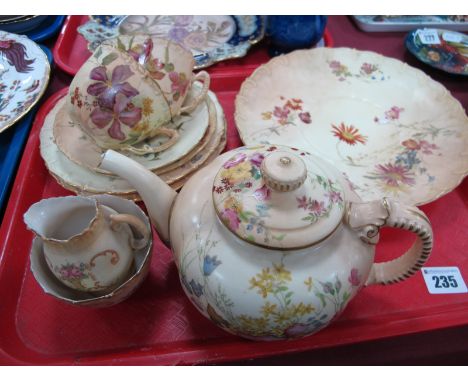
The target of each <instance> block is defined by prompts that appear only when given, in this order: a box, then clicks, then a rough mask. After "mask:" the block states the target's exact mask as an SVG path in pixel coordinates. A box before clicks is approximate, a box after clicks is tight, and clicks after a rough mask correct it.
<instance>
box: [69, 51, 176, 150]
mask: <svg viewBox="0 0 468 382" xmlns="http://www.w3.org/2000/svg"><path fill="white" fill-rule="evenodd" d="M67 102H68V108H69V111H70V117H71V119H72V120H73V121H74V122H75V123H78V124H79V125H80V127H81V129H82V130H83V131H84V132H85V133H87V134H88V135H89V136H90V137H91V138H92V139H93V140H94V141H95V142H96V144H97V145H98V146H100V147H101V148H104V149H108V148H113V149H116V150H122V151H131V152H135V153H137V154H146V153H147V152H158V151H162V150H165V149H167V148H168V147H170V146H172V145H173V144H174V143H175V142H176V141H177V138H178V133H177V131H176V130H174V129H169V128H165V127H164V126H165V125H166V124H167V123H169V122H170V121H171V119H172V115H171V110H170V106H169V104H168V102H167V101H166V98H165V96H164V94H163V93H162V91H161V89H160V87H159V86H158V85H157V84H156V83H155V82H154V81H153V80H152V79H151V78H150V76H149V74H148V72H147V71H146V70H144V69H143V68H142V67H141V66H140V65H138V64H137V63H136V62H135V60H134V59H133V58H132V57H131V56H129V55H128V54H126V53H124V52H121V51H120V50H118V49H116V48H114V47H112V46H110V45H107V46H104V45H103V46H101V47H99V48H98V49H97V50H96V52H95V53H94V54H93V55H92V56H91V57H90V58H89V59H88V60H87V61H86V62H85V63H84V65H83V66H82V67H81V68H80V70H79V71H78V73H77V74H76V76H75V77H74V79H73V81H72V83H71V85H70V90H69V98H68V100H67ZM156 135H165V136H168V137H169V140H168V141H166V142H165V143H164V144H163V145H161V146H159V147H157V148H148V149H136V148H134V147H133V146H134V145H135V144H137V143H139V142H141V141H143V140H145V139H147V138H151V137H154V136H156ZM142 150H143V152H141V151H142Z"/></svg>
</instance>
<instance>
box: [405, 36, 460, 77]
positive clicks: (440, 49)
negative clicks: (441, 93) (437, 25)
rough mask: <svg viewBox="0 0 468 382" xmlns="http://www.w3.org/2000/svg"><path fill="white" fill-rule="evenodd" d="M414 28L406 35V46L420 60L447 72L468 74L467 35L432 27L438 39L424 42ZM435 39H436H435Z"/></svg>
mask: <svg viewBox="0 0 468 382" xmlns="http://www.w3.org/2000/svg"><path fill="white" fill-rule="evenodd" d="M421 31H422V33H424V31H426V32H427V29H426V30H424V29H416V30H414V31H412V32H410V33H408V35H407V36H406V40H405V43H406V47H407V48H408V50H409V51H410V52H411V53H413V55H415V56H416V58H418V59H419V60H420V61H422V62H424V63H425V64H428V65H430V66H432V67H434V68H437V69H441V70H443V71H445V72H448V73H453V74H461V75H465V76H468V36H467V35H466V34H464V33H459V32H454V31H448V30H444V29H432V30H430V31H432V32H433V33H434V35H433V36H434V37H435V36H438V41H434V43H432V44H427V43H424V41H423V40H422V39H421V36H420V32H421ZM436 40H437V39H436Z"/></svg>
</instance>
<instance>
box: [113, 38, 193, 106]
mask: <svg viewBox="0 0 468 382" xmlns="http://www.w3.org/2000/svg"><path fill="white" fill-rule="evenodd" d="M133 41H134V39H133V38H131V39H130V42H129V46H128V47H126V46H125V44H124V43H123V42H122V41H121V40H120V39H119V38H117V47H118V48H119V49H120V50H122V51H125V52H127V53H128V54H129V55H130V56H132V57H133V58H134V60H135V61H137V62H138V63H139V64H140V65H142V66H143V67H144V68H145V69H146V70H147V71H148V73H149V74H150V76H151V77H152V78H153V79H155V80H162V79H163V78H164V77H166V75H167V76H168V78H169V80H170V82H171V91H170V94H169V95H170V98H171V99H172V101H178V100H179V99H180V98H181V97H185V95H186V94H187V91H188V89H189V86H190V80H189V78H187V75H186V74H185V73H183V72H177V71H176V70H175V66H174V64H173V63H172V62H171V60H170V57H169V48H168V47H166V50H165V57H164V60H162V59H160V58H157V57H153V47H154V44H153V40H152V38H151V37H148V38H147V39H145V40H144V41H143V43H141V44H139V43H137V44H133Z"/></svg>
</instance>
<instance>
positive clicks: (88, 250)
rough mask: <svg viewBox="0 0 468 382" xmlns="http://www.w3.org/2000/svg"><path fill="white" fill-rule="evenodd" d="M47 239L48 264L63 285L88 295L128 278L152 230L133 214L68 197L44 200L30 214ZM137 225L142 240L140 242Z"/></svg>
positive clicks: (27, 217) (32, 224) (34, 226)
mask: <svg viewBox="0 0 468 382" xmlns="http://www.w3.org/2000/svg"><path fill="white" fill-rule="evenodd" d="M24 221H25V223H26V226H27V227H28V229H30V230H31V231H33V232H34V233H35V234H36V236H37V237H39V238H40V239H41V242H42V247H43V251H44V256H45V258H46V262H47V265H48V266H49V268H50V270H51V271H52V273H54V275H55V276H56V277H57V279H58V280H60V281H61V282H62V283H63V284H65V285H67V286H68V287H70V288H73V289H77V290H80V291H86V292H96V291H103V290H109V289H110V288H115V286H116V285H119V284H121V283H122V281H123V280H124V279H126V278H127V276H128V273H129V271H130V267H131V266H132V264H133V253H134V251H135V250H136V249H141V248H144V247H146V245H147V244H148V239H149V235H150V231H149V230H148V229H147V227H146V226H145V224H144V222H142V221H141V220H140V219H138V218H136V217H135V216H134V215H131V214H119V213H117V212H116V211H115V210H113V209H111V208H110V207H108V206H106V205H103V204H101V203H99V202H98V201H97V200H96V199H93V198H86V197H82V196H66V197H58V198H49V199H43V200H41V201H39V202H37V203H35V204H33V205H32V206H31V207H30V208H29V209H28V211H27V212H26V213H25V214H24ZM130 227H133V228H134V229H135V230H136V232H138V234H139V235H140V236H141V237H142V238H141V239H136V238H135V237H134V235H133V233H132V231H131V229H130Z"/></svg>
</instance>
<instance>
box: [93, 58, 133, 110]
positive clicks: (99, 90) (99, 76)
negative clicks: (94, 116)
mask: <svg viewBox="0 0 468 382" xmlns="http://www.w3.org/2000/svg"><path fill="white" fill-rule="evenodd" d="M132 75H133V72H132V71H131V70H130V68H129V66H128V65H118V66H116V67H115V68H114V69H113V71H112V74H111V79H110V80H109V78H108V77H107V71H106V67H105V66H98V67H96V68H94V69H93V70H92V71H91V73H90V76H89V77H90V78H91V79H92V80H95V81H97V82H95V83H93V84H91V85H89V86H88V89H87V92H88V94H90V95H92V96H95V97H97V98H98V101H99V104H100V106H102V107H104V108H107V109H111V110H112V109H113V108H114V103H115V97H116V96H117V94H123V95H124V96H125V97H128V98H133V97H135V96H136V95H137V94H139V91H138V90H136V89H135V88H134V87H133V86H132V85H130V84H129V83H128V82H124V81H126V80H127V79H129V78H130V77H131V76H132Z"/></svg>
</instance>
